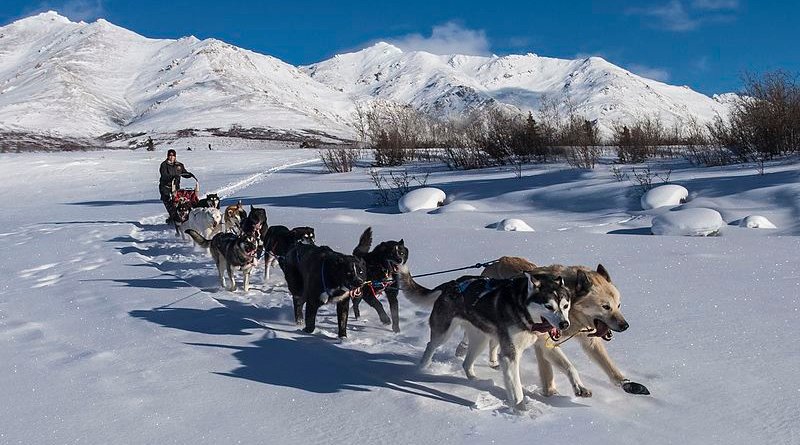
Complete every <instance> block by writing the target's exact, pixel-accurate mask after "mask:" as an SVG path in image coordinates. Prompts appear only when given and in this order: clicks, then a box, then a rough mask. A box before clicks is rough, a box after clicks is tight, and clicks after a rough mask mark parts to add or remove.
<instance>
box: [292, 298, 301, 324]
mask: <svg viewBox="0 0 800 445" xmlns="http://www.w3.org/2000/svg"><path fill="white" fill-rule="evenodd" d="M292 305H294V323H295V324H296V325H297V326H302V324H303V301H302V300H300V298H299V297H296V296H294V295H292Z"/></svg>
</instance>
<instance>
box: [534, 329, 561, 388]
mask: <svg viewBox="0 0 800 445" xmlns="http://www.w3.org/2000/svg"><path fill="white" fill-rule="evenodd" d="M534 351H535V352H536V364H537V365H538V366H539V378H540V379H541V382H542V394H543V395H544V396H545V397H550V396H554V395H556V394H558V390H557V389H556V380H555V374H553V365H552V363H550V361H549V360H548V359H547V357H546V354H547V351H546V350H545V342H544V341H537V342H536V344H535V345H534Z"/></svg>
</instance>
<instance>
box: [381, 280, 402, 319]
mask: <svg viewBox="0 0 800 445" xmlns="http://www.w3.org/2000/svg"><path fill="white" fill-rule="evenodd" d="M394 282H395V283H397V275H395V276H394ZM399 293H400V291H399V290H398V289H396V288H395V287H394V286H393V287H390V288H388V289H386V299H387V300H388V301H389V312H390V313H391V314H392V331H394V332H400V306H399V305H398V304H397V294H399ZM381 321H383V319H381Z"/></svg>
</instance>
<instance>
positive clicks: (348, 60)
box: [0, 11, 726, 139]
mask: <svg viewBox="0 0 800 445" xmlns="http://www.w3.org/2000/svg"><path fill="white" fill-rule="evenodd" d="M545 97H548V98H552V99H554V100H556V101H557V102H558V103H559V104H560V107H561V108H562V112H563V111H565V110H566V109H567V107H572V108H573V109H574V110H575V111H576V112H578V113H580V114H582V115H584V116H585V117H586V118H588V119H590V120H597V121H598V123H599V124H600V126H601V129H606V130H607V129H608V128H610V126H611V125H612V124H613V123H614V122H617V121H619V122H627V121H630V120H631V119H634V118H637V117H644V116H659V117H660V118H661V119H662V121H663V122H664V123H666V124H673V123H675V122H685V121H688V120H689V119H692V118H696V119H697V120H698V121H700V122H703V121H706V120H708V119H710V118H712V117H713V116H714V115H715V114H716V113H724V111H725V109H726V106H725V105H724V103H723V102H724V101H718V100H715V99H713V98H710V97H708V96H705V95H703V94H700V93H698V92H695V91H693V90H691V89H690V88H688V87H678V86H672V85H667V84H664V83H661V82H658V81H654V80H650V79H645V78H643V77H641V76H637V75H635V74H633V73H631V72H629V71H626V70H624V69H622V68H620V67H618V66H615V65H613V64H611V63H609V62H607V61H605V60H603V59H602V58H598V57H590V58H586V59H577V60H562V59H554V58H547V57H539V56H537V55H534V54H527V55H510V56H504V57H497V56H493V57H478V56H464V55H447V56H442V55H434V54H431V53H427V52H422V51H412V52H404V51H401V50H400V49H398V48H396V47H394V46H392V45H390V44H387V43H378V44H375V45H373V46H371V47H368V48H366V49H363V50H361V51H358V52H354V53H349V54H342V55H337V56H334V57H333V58H331V59H329V60H326V61H323V62H319V63H316V64H313V65H309V66H304V67H295V66H292V65H290V64H287V63H285V62H283V61H281V60H278V59H276V58H274V57H271V56H268V55H262V54H258V53H255V52H252V51H249V50H245V49H242V48H238V47H236V46H233V45H229V44H227V43H224V42H221V41H219V40H216V39H206V40H198V39H196V38H195V37H184V38H181V39H178V40H169V39H149V38H146V37H143V36H140V35H138V34H136V33H134V32H131V31H129V30H126V29H124V28H121V27H118V26H115V25H113V24H111V23H109V22H107V21H105V20H102V19H100V20H97V21H96V22H93V23H84V22H78V23H75V22H72V21H70V20H69V19H67V18H65V17H63V16H60V15H58V14H57V13H55V12H52V11H51V12H46V13H42V14H39V15H36V16H31V17H28V18H25V19H22V20H19V21H16V22H13V23H11V24H9V25H7V26H4V27H2V28H0V132H3V133H6V134H10V133H29V134H30V133H32V134H37V135H48V136H55V137H59V136H63V137H85V138H97V137H100V136H101V135H106V138H107V139H109V138H113V137H112V136H109V135H115V134H119V135H118V136H116V137H120V138H125V137H129V135H131V134H142V133H146V134H152V135H155V136H158V135H162V136H163V135H167V134H175V133H177V132H178V131H180V130H187V129H198V130H207V129H219V131H222V132H223V133H224V132H225V131H228V130H229V129H230V128H231V127H233V128H243V129H251V128H257V129H261V130H262V132H261V133H260V134H262V135H263V134H266V135H267V136H266V137H276V136H278V135H293V136H294V137H298V138H302V137H308V136H309V135H323V136H329V137H331V138H333V139H347V138H352V137H353V136H354V131H353V129H352V128H351V127H350V122H351V120H352V115H353V111H354V107H355V103H357V102H358V103H361V102H364V101H370V100H374V99H381V100H390V101H396V102H400V103H408V104H411V105H413V106H414V107H417V108H419V109H421V110H424V111H427V112H431V113H434V114H437V115H441V116H453V115H458V114H461V113H464V112H466V111H469V110H473V109H476V108H482V107H487V106H502V107H505V108H511V109H519V110H520V111H523V112H525V111H529V110H533V111H535V110H537V109H538V108H539V106H540V104H541V103H542V100H543V98H545ZM121 133H124V134H121Z"/></svg>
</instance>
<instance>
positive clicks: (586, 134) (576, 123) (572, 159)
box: [561, 112, 601, 169]
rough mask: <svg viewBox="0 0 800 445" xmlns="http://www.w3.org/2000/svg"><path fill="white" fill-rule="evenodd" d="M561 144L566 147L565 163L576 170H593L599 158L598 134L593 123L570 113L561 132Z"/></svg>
mask: <svg viewBox="0 0 800 445" xmlns="http://www.w3.org/2000/svg"><path fill="white" fill-rule="evenodd" d="M561 143H562V144H563V145H564V146H565V147H566V155H567V163H569V165H571V166H573V167H576V168H583V169H593V168H594V167H595V165H596V164H597V159H598V158H599V157H600V152H601V149H600V134H599V132H598V130H597V125H596V124H595V123H594V122H591V121H588V120H586V119H584V118H583V117H582V116H580V115H578V114H575V113H572V112H571V113H570V117H569V120H568V121H567V123H566V125H564V127H563V128H562V131H561Z"/></svg>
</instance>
